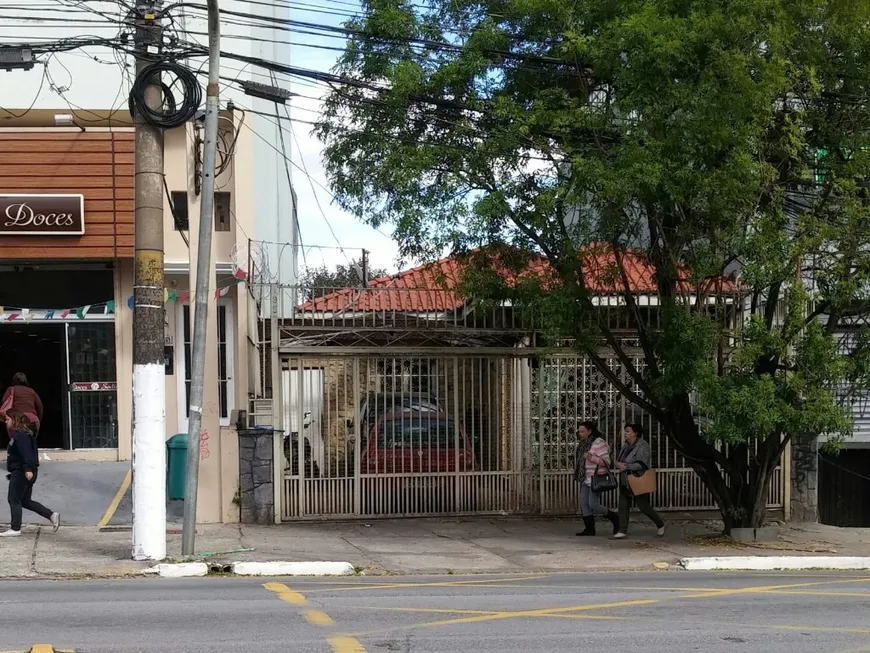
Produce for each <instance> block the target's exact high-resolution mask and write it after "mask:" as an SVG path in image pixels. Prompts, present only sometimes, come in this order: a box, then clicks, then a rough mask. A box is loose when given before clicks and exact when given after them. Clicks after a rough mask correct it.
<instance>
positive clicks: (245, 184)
mask: <svg viewBox="0 0 870 653" xmlns="http://www.w3.org/2000/svg"><path fill="white" fill-rule="evenodd" d="M221 123H222V126H228V124H229V123H228V122H227V121H226V120H222V121H221ZM192 137H193V129H192V127H190V126H188V127H187V128H182V129H176V130H171V131H168V132H166V135H165V170H166V181H167V185H168V187H169V190H170V191H182V190H187V191H188V199H189V205H188V213H189V217H190V233H189V240H190V249H188V246H187V245H186V244H185V242H184V241H183V239H182V238H181V236H180V234H179V233H178V232H177V231H176V230H175V227H174V223H173V219H172V214H171V211H170V209H169V201H168V198H165V199H164V235H165V260H166V264H167V268H169V269H170V271H169V272H167V274H166V288H167V290H168V291H175V292H176V295H178V294H180V293H182V292H184V291H186V290H189V289H190V288H191V287H195V279H194V276H195V275H193V274H191V275H188V273H187V271H184V272H181V273H179V272H177V271H175V270H177V269H178V267H179V264H182V263H184V264H187V263H189V262H190V261H191V260H193V261H194V262H195V258H196V251H197V247H198V218H199V210H200V202H199V200H200V198H199V197H198V196H197V195H196V194H195V193H194V192H193V188H194V185H193V175H194V166H193V161H192V147H191V146H190V143H192ZM235 170H239V171H244V173H243V174H235ZM252 171H253V156H252V142H251V136H250V135H249V130H246V129H244V128H242V129H241V132H240V134H239V137H238V140H237V142H236V155H235V158H234V164H233V165H231V166H230V168H229V169H228V170H227V171H226V172H225V173H224V174H222V175H220V176H219V177H218V178H217V183H216V189H217V190H226V191H229V192H231V193H232V198H233V216H234V217H235V220H234V222H233V229H232V230H231V231H228V232H216V233H215V234H214V242H213V247H212V266H213V267H212V269H215V267H214V266H215V265H216V264H218V263H225V262H234V263H236V264H238V265H239V266H241V267H242V268H245V267H247V258H246V257H247V246H248V243H247V238H248V236H247V234H249V233H253V222H254V220H253V207H254V193H253V177H252V175H253V172H252ZM236 252H240V254H238V255H237V254H236ZM191 267H193V268H194V269H195V263H194V265H193V266H191ZM228 278H229V275H228V274H226V273H223V272H222V273H220V274H216V278H215V277H213V278H212V279H211V284H210V286H211V290H210V292H209V318H210V319H209V333H208V338H207V341H206V375H205V378H206V385H205V399H204V401H203V408H204V411H203V425H202V430H203V432H204V433H207V434H208V435H207V437H206V436H205V435H203V436H202V440H201V442H202V444H201V447H200V489H199V495H198V501H197V518H198V521H199V522H201V523H213V522H220V521H223V522H236V521H238V519H239V510H238V505H236V504H235V502H234V499H235V496H236V492H237V491H238V487H239V482H238V476H239V473H238V469H239V465H238V436H237V434H236V431H235V428H234V425H229V426H221V424H220V411H219V410H218V409H217V407H218V383H217V329H216V320H215V317H216V314H217V311H216V300H215V298H214V294H213V293H214V290H215V288H216V287H217V285H218V284H220V285H221V286H226V285H229V287H230V290H229V292H228V293H227V295H226V296H225V297H222V298H221V300H222V301H226V302H228V303H230V305H231V306H232V331H233V342H232V352H233V371H232V375H233V385H234V402H233V404H234V407H235V408H236V409H243V410H247V397H248V387H247V386H248V360H247V355H248V347H247V342H248V335H247V331H248V309H247V307H248V302H247V301H246V287H245V286H244V285H240V284H239V285H236V284H233V283H228V282H227V280H228ZM132 294H133V263H132V261H129V260H127V261H121V262H119V263H118V265H117V269H116V272H115V302H116V305H117V307H118V308H117V311H116V317H115V345H116V351H117V359H116V360H117V375H118V423H119V427H118V450H117V458H118V459H119V460H130V458H131V455H132V367H133V365H132V361H133V336H132V325H133V312H132V311H130V310H129V308H128V307H127V298H128V297H129V296H130V295H132ZM190 299H191V300H192V299H193V298H192V297H191V298H190ZM191 303H192V302H191ZM179 319H180V310H179V304H178V303H177V302H168V303H167V304H166V320H165V323H166V327H165V329H166V336H168V338H169V341H170V342H171V344H172V346H173V348H174V366H173V370H172V373H171V374H168V375H166V436H167V438H168V437H171V436H172V435H174V434H175V433H178V432H181V431H184V430H186V429H185V424H184V423H183V416H181V415H180V414H179V390H183V383H184V376H183V375H182V372H183V362H182V361H183V356H184V349H183V344H184V343H183V342H180V341H179V337H178V333H179V329H178V320H179ZM181 396H183V395H181ZM107 453H108V452H107Z"/></svg>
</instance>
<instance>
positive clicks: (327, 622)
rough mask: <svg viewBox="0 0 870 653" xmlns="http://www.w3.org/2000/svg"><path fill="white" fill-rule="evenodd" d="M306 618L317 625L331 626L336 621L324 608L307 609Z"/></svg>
mask: <svg viewBox="0 0 870 653" xmlns="http://www.w3.org/2000/svg"><path fill="white" fill-rule="evenodd" d="M305 619H306V620H308V623H310V624H313V625H315V626H331V625H333V624H334V623H335V622H334V621H333V620H332V617H330V616H329V615H328V614H326V613H325V612H323V611H322V610H306V611H305Z"/></svg>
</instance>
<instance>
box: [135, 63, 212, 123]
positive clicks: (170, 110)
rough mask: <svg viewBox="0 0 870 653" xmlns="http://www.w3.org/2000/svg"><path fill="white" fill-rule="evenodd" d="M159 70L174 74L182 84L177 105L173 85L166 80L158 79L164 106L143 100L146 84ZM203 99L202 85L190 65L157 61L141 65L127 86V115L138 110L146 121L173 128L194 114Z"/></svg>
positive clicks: (156, 75) (190, 118)
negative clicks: (140, 69) (149, 103)
mask: <svg viewBox="0 0 870 653" xmlns="http://www.w3.org/2000/svg"><path fill="white" fill-rule="evenodd" d="M161 73H169V74H171V75H174V76H175V78H176V79H177V80H178V82H180V84H181V87H182V101H181V105H180V106H179V105H178V104H177V102H176V100H175V94H174V93H173V91H172V88H171V87H170V86H168V85H167V84H166V83H165V82H163V81H162V80H161V81H158V84H159V85H160V87H161V89H162V90H163V106H162V107H161V108H160V109H152V108H151V107H149V106H148V103H147V102H146V101H145V88H146V87H147V86H148V85H149V84H151V83H152V79H153V78H154V77H157V79H158V80H159V79H160V78H159V75H160V74H161ZM201 103H202V86H200V84H199V82H198V80H197V79H196V74H195V73H194V72H193V71H191V70H190V69H189V68H185V67H184V66H181V65H180V64H177V63H175V62H174V61H157V62H155V63H152V64H149V65H148V66H147V67H146V68H144V69H143V70H142V71H141V72H140V73H139V74H138V75H137V76H136V79H135V80H134V82H133V88H131V89H130V115H131V116H135V115H136V114H137V112H138V113H139V115H141V116H142V117H143V118H144V119H145V120H146V121H147V122H148V123H150V124H151V125H154V126H155V127H160V128H161V129H173V128H175V127H181V126H182V125H184V124H185V123H187V122H188V121H190V120H192V119H193V118H194V117H195V116H196V112H197V111H198V110H199V106H200V104H201Z"/></svg>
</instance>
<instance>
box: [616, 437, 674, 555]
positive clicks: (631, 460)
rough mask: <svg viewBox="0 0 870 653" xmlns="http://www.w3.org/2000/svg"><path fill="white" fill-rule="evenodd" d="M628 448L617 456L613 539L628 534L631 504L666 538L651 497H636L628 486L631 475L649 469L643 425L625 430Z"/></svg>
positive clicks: (643, 495) (663, 524) (648, 450)
mask: <svg viewBox="0 0 870 653" xmlns="http://www.w3.org/2000/svg"><path fill="white" fill-rule="evenodd" d="M623 436H624V437H625V445H623V447H622V449H621V450H620V451H619V455H617V456H616V469H617V471H619V472H620V474H619V530H618V531H617V532H616V533H614V535H613V538H614V539H617V540H621V539H623V538H624V537H626V535H627V534H628V517H629V512H630V511H631V504H632V501H634V504H635V505H636V506H637V507H638V508H640V511H641V512H642V513H643V514H645V515H646V516H647V517H649V518H650V519H651V520H652V522H653V523H654V524H655V525H656V528H657V529H658V530H657V531H656V535H658V536H659V537H663V536H664V534H665V522H664V520H663V519H662V518H661V517H660V516H659V514H658V513H657V512H656V511H655V510H654V509H653V507H652V504H651V503H650V495H648V494H641V495H637V496H635V494H634V493H633V492H632V491H631V488H630V487H629V485H628V475H629V474H636V473H643V472H645V471H646V470H648V469H649V468H650V464H651V463H650V460H651V454H650V448H649V442H647V441H646V440H644V438H643V428H642V427H641V426H640V424H626V425H625V428H624V429H623Z"/></svg>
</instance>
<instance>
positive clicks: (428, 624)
mask: <svg viewBox="0 0 870 653" xmlns="http://www.w3.org/2000/svg"><path fill="white" fill-rule="evenodd" d="M652 603H658V601H656V600H653V599H646V600H639V601H617V602H615V603H596V604H593V605H572V606H568V607H565V608H541V609H538V610H519V611H512V612H495V613H492V614H479V615H474V616H469V617H459V618H457V619H442V620H438V621H424V622H422V623H416V624H408V625H402V626H394V627H391V628H379V629H377V630H367V631H363V632H357V633H351V636H352V637H362V636H365V635H374V634H378V633H384V632H391V631H395V630H407V629H416V628H434V627H438V626H453V625H459V624H472V623H480V622H483V621H499V620H502V619H516V618H526V617H549V616H558V615H561V614H564V613H570V612H581V611H585V610H607V609H609V608H627V607H632V606H638V605H650V604H652Z"/></svg>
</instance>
